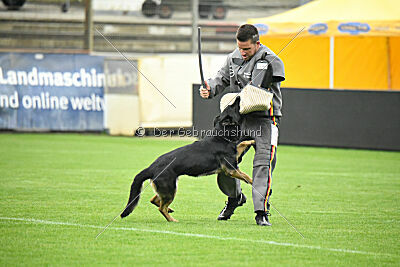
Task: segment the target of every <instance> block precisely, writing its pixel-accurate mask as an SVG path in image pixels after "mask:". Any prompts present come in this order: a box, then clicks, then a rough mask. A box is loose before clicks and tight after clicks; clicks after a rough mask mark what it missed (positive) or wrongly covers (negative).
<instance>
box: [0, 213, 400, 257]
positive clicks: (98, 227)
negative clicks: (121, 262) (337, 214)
mask: <svg viewBox="0 0 400 267" xmlns="http://www.w3.org/2000/svg"><path fill="white" fill-rule="evenodd" d="M0 220H4V221H18V222H23V223H31V224H49V225H65V226H77V227H82V228H95V229H103V228H104V227H103V226H100V225H90V224H79V223H69V222H55V221H47V220H38V219H30V218H12V217H0ZM109 229H111V230H116V231H119V230H120V231H138V232H147V233H157V234H168V235H177V236H187V237H198V238H208V239H217V240H232V241H241V242H251V243H262V244H268V245H273V246H283V247H295V248H307V249H315V250H325V251H332V252H342V253H351V254H364V255H373V256H388V257H398V256H397V255H394V254H384V253H375V252H368V251H360V250H350V249H340V248H324V247H320V246H309V245H301V244H293V243H279V242H275V241H268V240H254V239H244V238H236V237H222V236H215V235H203V234H193V233H180V232H172V231H164V230H154V229H139V228H131V227H109Z"/></svg>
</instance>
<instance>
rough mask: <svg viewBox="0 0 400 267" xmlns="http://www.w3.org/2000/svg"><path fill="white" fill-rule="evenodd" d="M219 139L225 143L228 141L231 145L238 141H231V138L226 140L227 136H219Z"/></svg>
mask: <svg viewBox="0 0 400 267" xmlns="http://www.w3.org/2000/svg"><path fill="white" fill-rule="evenodd" d="M218 137H220V138H222V139H224V140H225V141H227V142H229V143H234V142H236V141H234V140H231V139H229V138H226V137H225V136H218Z"/></svg>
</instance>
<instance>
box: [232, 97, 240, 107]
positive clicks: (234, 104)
mask: <svg viewBox="0 0 400 267" xmlns="http://www.w3.org/2000/svg"><path fill="white" fill-rule="evenodd" d="M239 105H240V96H239V95H238V96H237V97H236V99H235V102H233V106H235V107H238V106H239Z"/></svg>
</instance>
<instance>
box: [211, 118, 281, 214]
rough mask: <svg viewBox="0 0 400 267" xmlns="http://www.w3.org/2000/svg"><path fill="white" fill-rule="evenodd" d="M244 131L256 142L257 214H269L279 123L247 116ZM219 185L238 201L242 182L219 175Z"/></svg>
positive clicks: (254, 161) (255, 189)
mask: <svg viewBox="0 0 400 267" xmlns="http://www.w3.org/2000/svg"><path fill="white" fill-rule="evenodd" d="M241 131H242V132H243V133H244V134H245V135H247V136H249V137H251V138H252V139H254V140H255V141H256V143H255V155H254V160H253V189H252V195H253V204H254V211H267V203H268V202H269V197H270V195H271V185H272V172H273V171H274V169H275V164H276V145H277V138H278V130H277V122H276V121H275V118H274V117H254V116H251V115H248V116H246V115H244V120H243V123H242V125H241ZM217 182H218V186H219V188H220V190H221V191H222V192H223V193H224V194H225V195H227V196H228V197H233V198H236V197H238V196H239V195H240V194H241V192H242V190H241V187H240V180H238V179H232V178H231V177H227V176H226V175H225V174H224V173H220V174H218V178H217ZM268 207H269V205H268Z"/></svg>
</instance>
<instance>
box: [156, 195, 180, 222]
mask: <svg viewBox="0 0 400 267" xmlns="http://www.w3.org/2000/svg"><path fill="white" fill-rule="evenodd" d="M175 193H176V191H175V192H174V194H173V195H161V196H160V207H159V208H158V210H159V211H160V212H161V214H162V215H163V216H164V217H165V219H166V220H167V221H169V222H178V220H175V219H174V218H173V217H172V216H171V215H170V214H169V213H168V206H169V205H170V204H171V203H172V201H174V197H175Z"/></svg>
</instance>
